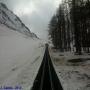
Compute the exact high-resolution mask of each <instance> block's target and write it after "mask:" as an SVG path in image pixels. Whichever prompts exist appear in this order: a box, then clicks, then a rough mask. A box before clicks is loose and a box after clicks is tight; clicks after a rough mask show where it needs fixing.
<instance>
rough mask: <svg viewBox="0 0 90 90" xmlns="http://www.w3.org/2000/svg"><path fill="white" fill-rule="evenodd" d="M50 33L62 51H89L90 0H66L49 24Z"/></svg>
mask: <svg viewBox="0 0 90 90" xmlns="http://www.w3.org/2000/svg"><path fill="white" fill-rule="evenodd" d="M49 35H50V37H51V39H52V42H53V44H54V46H55V48H57V49H59V50H60V51H70V50H71V49H72V48H74V47H75V48H76V50H75V52H76V53H78V54H81V52H82V51H85V52H89V51H90V50H89V48H90V1H89V0H64V2H63V4H62V5H60V6H59V8H58V10H57V12H56V14H55V15H54V16H53V17H52V19H51V21H50V24H49Z"/></svg>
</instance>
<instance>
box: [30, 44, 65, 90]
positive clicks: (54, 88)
mask: <svg viewBox="0 0 90 90" xmlns="http://www.w3.org/2000/svg"><path fill="white" fill-rule="evenodd" d="M31 90H63V88H62V86H61V83H60V81H59V79H58V76H57V74H56V72H55V69H54V67H53V64H52V61H51V58H50V55H49V51H48V45H47V44H46V50H45V54H44V57H43V61H42V63H41V66H40V69H39V71H38V74H37V76H36V79H35V81H34V83H33V87H32V89H31Z"/></svg>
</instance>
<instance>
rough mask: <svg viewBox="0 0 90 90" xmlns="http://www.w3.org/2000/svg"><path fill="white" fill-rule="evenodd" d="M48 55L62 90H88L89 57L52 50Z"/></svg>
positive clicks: (89, 82)
mask: <svg viewBox="0 0 90 90" xmlns="http://www.w3.org/2000/svg"><path fill="white" fill-rule="evenodd" d="M50 53H51V58H52V61H53V65H54V67H55V69H56V72H57V74H58V77H59V79H60V81H61V84H62V86H63V88H64V90H90V55H87V54H83V55H80V56H79V55H74V54H73V53H70V52H65V53H60V52H58V51H56V50H53V49H50ZM82 58H84V59H83V60H82ZM79 59H80V60H79ZM85 59H86V60H85ZM75 60H76V61H75Z"/></svg>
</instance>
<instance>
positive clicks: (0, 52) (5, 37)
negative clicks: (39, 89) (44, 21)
mask: <svg viewBox="0 0 90 90" xmlns="http://www.w3.org/2000/svg"><path fill="white" fill-rule="evenodd" d="M44 49H45V48H44V44H43V42H42V41H41V40H39V39H37V38H30V37H27V36H26V35H22V34H21V33H18V32H17V31H13V30H11V29H9V28H7V27H5V26H4V25H0V87H1V86H2V87H3V86H11V87H15V86H16V85H17V86H21V87H22V89H23V90H30V87H31V86H32V84H33V81H34V79H35V76H36V74H37V71H38V68H39V67H40V64H41V61H42V58H43V54H44Z"/></svg>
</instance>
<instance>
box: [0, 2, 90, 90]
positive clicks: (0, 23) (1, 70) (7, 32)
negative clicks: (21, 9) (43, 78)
mask: <svg viewBox="0 0 90 90" xmlns="http://www.w3.org/2000/svg"><path fill="white" fill-rule="evenodd" d="M45 43H46V42H45V40H42V39H40V38H38V36H37V35H36V34H34V33H33V32H31V31H30V30H29V29H28V27H26V26H25V24H24V23H23V22H22V21H21V20H20V19H19V17H18V16H16V15H15V14H14V13H13V12H12V11H10V10H9V9H8V8H7V7H6V5H5V4H3V3H0V90H1V87H4V86H7V87H8V86H11V87H16V86H18V87H21V90H30V89H31V88H32V86H33V82H34V80H35V77H36V75H37V73H38V70H39V68H40V65H41V62H42V60H43V56H44V53H45ZM49 53H50V56H51V59H52V62H53V66H54V68H55V70H56V73H57V75H58V77H59V80H60V82H61V84H62V87H63V90H90V53H84V52H83V53H82V55H75V53H74V52H73V51H72V52H69V51H67V52H66V51H65V52H60V50H57V49H54V48H53V47H52V43H50V46H49Z"/></svg>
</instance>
